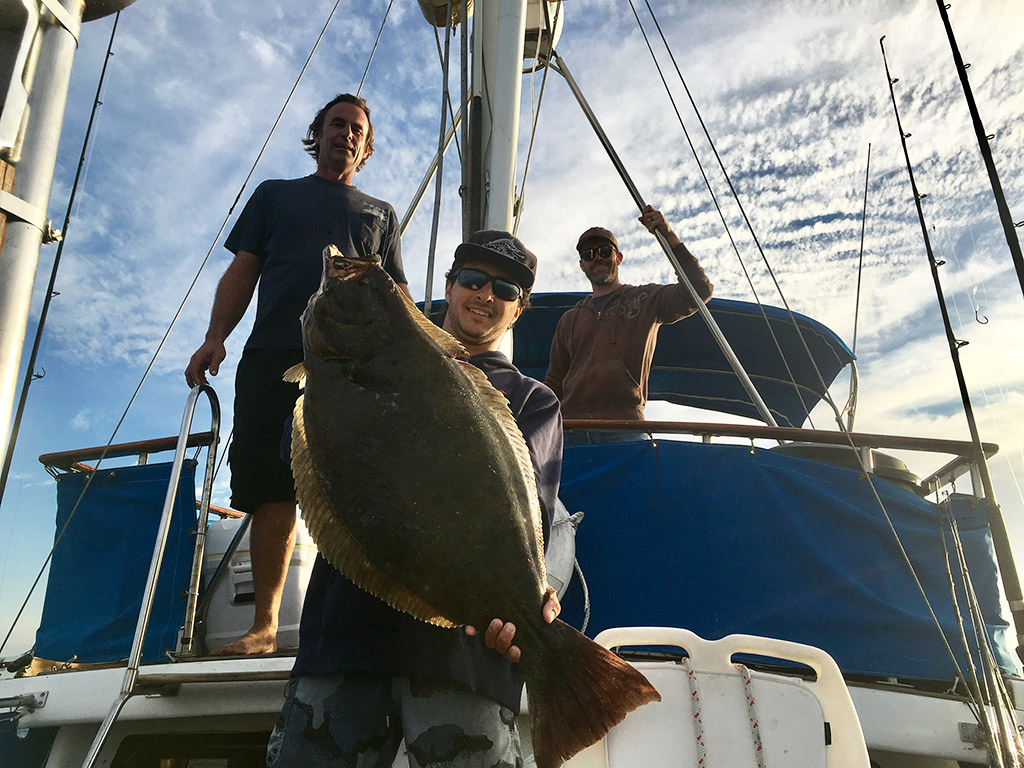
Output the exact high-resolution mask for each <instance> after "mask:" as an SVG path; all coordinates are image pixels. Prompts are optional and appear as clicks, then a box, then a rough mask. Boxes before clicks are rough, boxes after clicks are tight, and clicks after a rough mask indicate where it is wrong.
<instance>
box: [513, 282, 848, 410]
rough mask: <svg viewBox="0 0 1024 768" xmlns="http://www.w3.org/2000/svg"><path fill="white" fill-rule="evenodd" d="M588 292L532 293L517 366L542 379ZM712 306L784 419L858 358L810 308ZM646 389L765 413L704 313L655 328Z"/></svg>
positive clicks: (520, 330)
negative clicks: (568, 314) (570, 314)
mask: <svg viewBox="0 0 1024 768" xmlns="http://www.w3.org/2000/svg"><path fill="white" fill-rule="evenodd" d="M586 295H587V294H585V293H549V294H535V295H534V296H532V297H531V299H530V301H531V307H530V308H529V309H528V310H527V311H526V312H524V313H523V315H522V317H521V318H520V319H519V321H518V322H517V323H516V329H515V334H514V340H515V347H514V351H513V360H514V362H515V364H516V366H517V367H518V368H519V370H521V371H522V372H523V373H525V374H527V375H528V376H533V377H534V378H536V379H540V380H541V381H543V380H544V374H545V373H546V372H547V368H548V361H549V359H550V355H551V339H552V337H553V336H554V334H555V326H556V325H557V324H558V320H559V318H561V316H562V314H563V313H564V312H565V311H566V310H567V309H569V308H570V307H572V306H574V305H575V304H576V303H577V302H578V301H579V300H580V299H582V298H583V297H584V296H586ZM708 309H709V310H710V311H711V316H712V317H713V318H714V319H715V322H716V323H717V324H718V326H719V328H721V330H722V333H723V334H724V335H725V337H726V339H728V341H729V345H730V346H731V347H732V350H733V352H735V353H736V357H737V358H738V359H739V361H740V363H742V364H743V367H744V369H745V370H746V372H747V374H748V375H749V376H750V379H751V381H753V382H754V386H755V387H756V388H757V391H758V393H759V394H760V395H761V398H762V399H763V400H764V402H765V404H766V405H767V406H768V409H769V411H771V413H772V416H773V417H774V418H775V420H776V422H777V423H778V425H779V426H780V427H799V426H801V425H802V424H803V423H804V421H805V420H806V418H807V413H808V412H809V411H810V410H811V409H812V408H814V406H815V405H817V403H818V401H819V400H820V399H821V397H822V395H823V394H824V388H823V387H822V383H823V382H824V385H825V387H827V386H828V385H829V384H831V383H832V381H833V380H834V379H835V377H836V375H837V374H838V373H839V372H840V371H841V370H842V369H843V368H844V367H845V366H846V365H848V364H849V363H850V362H851V361H852V360H853V359H854V355H853V353H852V352H851V351H850V350H849V349H848V348H847V346H846V345H845V344H844V343H843V342H842V340H841V339H840V338H839V337H838V336H836V335H835V334H834V333H833V332H832V331H831V330H829V329H828V328H827V327H826V326H824V325H822V324H821V323H819V322H818V321H817V320H813V319H811V318H809V317H807V316H806V315H801V314H799V313H794V315H793V316H792V317H791V316H790V313H789V312H788V311H787V310H785V309H780V308H778V307H769V306H763V307H759V306H758V305H757V304H752V303H750V302H746V301H733V300H729V299H712V300H711V301H710V302H709V303H708ZM794 319H795V320H796V326H794V322H793V321H794ZM797 327H798V328H799V333H798V332H797V330H796V328H797ZM769 328H770V330H769ZM776 341H777V342H778V346H776ZM804 342H806V344H807V347H806V348H805V346H804ZM779 348H781V349H782V351H783V353H784V354H785V356H786V357H785V362H784V361H783V358H782V357H781V356H780V354H779ZM807 349H810V351H811V353H812V354H813V356H814V361H813V363H812V361H811V358H810V357H808V354H807ZM787 364H788V368H787ZM815 366H817V370H815ZM819 371H820V374H821V376H820V378H819V375H818V373H819ZM790 373H792V377H793V378H792V380H791V379H790ZM793 381H795V382H796V386H794V383H793ZM648 390H649V399H651V400H665V401H667V402H670V403H675V404H677V405H689V406H693V407H696V408H706V409H709V410H713V411H720V412H722V413H732V414H736V415H738V416H748V417H750V418H753V419H761V416H760V414H759V413H758V411H757V408H756V407H755V406H754V405H753V404H752V403H751V402H750V398H749V396H748V395H747V393H746V391H745V390H744V389H743V386H742V385H741V384H740V382H739V380H738V379H737V378H736V374H735V373H734V372H733V370H732V367H731V366H730V365H729V362H728V360H727V359H726V357H725V354H724V353H723V352H722V350H721V348H720V347H719V346H718V342H716V341H715V339H714V337H713V336H712V335H711V331H710V330H709V329H708V326H707V323H705V322H704V319H703V318H702V317H700V316H699V315H691V316H690V317H688V318H685V319H683V320H680V321H679V322H677V323H673V324H672V325H663V326H662V327H661V329H660V330H659V331H658V346H657V349H656V350H655V352H654V360H653V361H652V364H651V377H650V380H649V382H648Z"/></svg>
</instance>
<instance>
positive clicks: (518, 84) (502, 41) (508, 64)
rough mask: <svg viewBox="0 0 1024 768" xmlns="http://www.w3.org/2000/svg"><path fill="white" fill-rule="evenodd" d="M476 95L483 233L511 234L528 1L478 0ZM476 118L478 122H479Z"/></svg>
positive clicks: (475, 34)
mask: <svg viewBox="0 0 1024 768" xmlns="http://www.w3.org/2000/svg"><path fill="white" fill-rule="evenodd" d="M474 14H475V15H474V19H475V20H474V22H473V47H474V50H475V51H478V52H479V53H477V54H476V55H475V56H474V57H473V86H472V87H473V95H474V96H479V97H482V99H483V104H482V109H481V110H480V112H481V114H480V115H479V119H480V120H481V129H482V131H481V135H482V136H484V137H486V146H484V147H481V148H480V149H481V152H482V156H483V160H482V162H483V169H482V174H483V187H484V190H483V192H484V199H485V201H486V202H485V210H484V216H483V228H484V229H503V230H511V229H512V208H513V203H514V201H515V172H516V145H517V143H518V141H519V102H520V97H521V94H522V86H523V47H524V36H525V34H526V0H479V1H478V2H477V4H476V6H475V11H474ZM474 119H477V118H476V117H474Z"/></svg>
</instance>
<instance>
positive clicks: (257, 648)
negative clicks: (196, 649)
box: [210, 629, 277, 656]
mask: <svg viewBox="0 0 1024 768" xmlns="http://www.w3.org/2000/svg"><path fill="white" fill-rule="evenodd" d="M276 650H277V630H276V629H274V630H270V629H250V630H249V631H248V632H246V633H245V634H244V635H242V636H241V637H240V638H238V639H237V640H235V641H234V642H233V643H228V644H227V645H224V646H221V647H220V648H217V649H216V650H213V651H210V655H211V656H252V655H255V654H260V653H273V652H274V651H276Z"/></svg>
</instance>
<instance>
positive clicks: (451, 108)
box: [431, 3, 462, 161]
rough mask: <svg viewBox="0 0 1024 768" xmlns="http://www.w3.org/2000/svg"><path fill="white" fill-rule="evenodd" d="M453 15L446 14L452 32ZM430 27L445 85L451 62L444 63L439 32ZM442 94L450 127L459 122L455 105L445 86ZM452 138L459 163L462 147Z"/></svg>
mask: <svg viewBox="0 0 1024 768" xmlns="http://www.w3.org/2000/svg"><path fill="white" fill-rule="evenodd" d="M450 5H451V3H449V6H450ZM454 15H455V14H454V11H451V12H449V14H448V18H449V20H450V23H451V26H452V29H453V30H454V26H455V23H456V22H455V19H454V18H453V17H454ZM431 26H432V27H433V28H434V45H435V47H436V48H437V60H438V61H439V62H440V63H441V71H442V73H443V76H444V78H445V83H447V82H448V75H449V74H450V73H451V62H449V63H448V64H446V63H445V61H446V60H447V53H446V51H445V50H442V48H441V34H440V32H438V31H437V30H438V28H437V25H434V24H432V25H431ZM445 29H446V30H447V29H448V27H445ZM449 42H450V41H449V40H448V39H446V40H445V44H444V48H445V49H447V48H448V45H449ZM444 92H445V97H444V104H447V105H448V116H449V117H450V118H451V121H452V125H455V124H456V123H457V122H458V121H459V118H458V117H457V116H456V112H455V105H454V104H453V103H452V97H451V92H450V91H449V90H448V87H447V85H446V86H445V88H444ZM442 109H443V107H442ZM452 138H454V139H455V151H456V152H457V153H458V155H459V160H460V161H461V160H462V147H460V146H459V139H458V136H457V135H456V136H453V137H452Z"/></svg>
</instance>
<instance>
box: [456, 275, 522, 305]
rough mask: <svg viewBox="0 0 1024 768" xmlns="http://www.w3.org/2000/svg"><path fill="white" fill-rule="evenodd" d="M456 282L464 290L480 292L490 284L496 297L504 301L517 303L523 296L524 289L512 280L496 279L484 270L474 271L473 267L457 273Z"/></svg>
mask: <svg viewBox="0 0 1024 768" xmlns="http://www.w3.org/2000/svg"><path fill="white" fill-rule="evenodd" d="M455 282H457V283H458V284H459V285H461V286H462V287H463V288H469V289H470V290H471V291H479V290H480V289H481V288H483V287H484V286H485V285H487V284H488V283H490V284H491V285H492V288H491V290H492V291H494V295H495V297H497V298H499V299H501V300H502V301H515V300H516V299H518V298H519V297H520V296H522V295H523V289H522V288H520V287H519V286H518V285H516V284H515V283H513V282H512V281H511V280H506V279H505V278H503V277H495V276H494V275H489V274H487V273H486V272H483V271H482V270H479V269H473V268H472V267H465V268H463V269H460V270H459V271H458V272H456V273H455Z"/></svg>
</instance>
